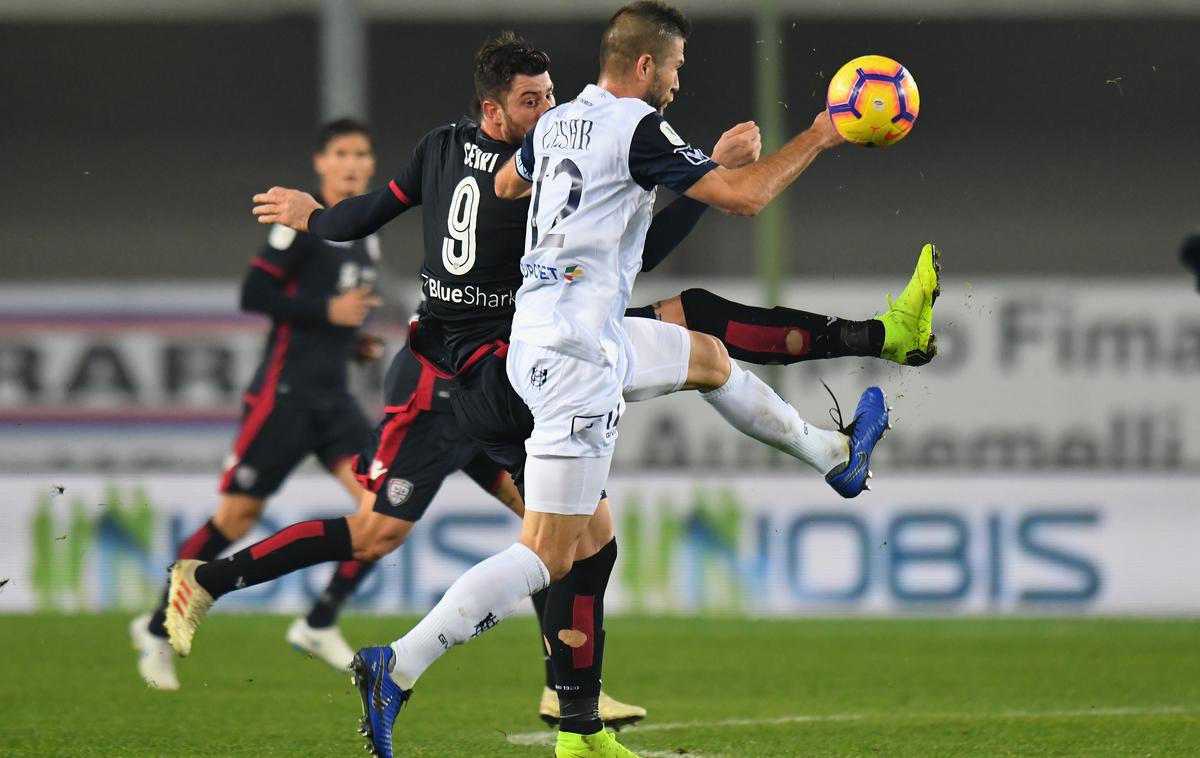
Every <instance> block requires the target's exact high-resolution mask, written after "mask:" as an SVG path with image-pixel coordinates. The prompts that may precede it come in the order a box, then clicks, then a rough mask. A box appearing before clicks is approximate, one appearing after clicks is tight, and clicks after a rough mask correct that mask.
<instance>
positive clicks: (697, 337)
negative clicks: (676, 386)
mask: <svg viewBox="0 0 1200 758" xmlns="http://www.w3.org/2000/svg"><path fill="white" fill-rule="evenodd" d="M688 334H689V336H690V337H691V340H692V354H691V358H690V359H689V360H688V377H687V384H686V385H685V387H686V388H687V389H695V390H700V391H701V392H709V391H711V390H715V389H717V388H718V387H720V386H722V385H723V384H725V382H726V381H728V379H729V372H730V370H731V366H730V363H729V360H730V359H729V351H728V350H727V349H726V348H725V344H724V343H723V342H721V341H720V340H719V339H717V338H716V337H713V336H711V335H708V334H701V333H700V332H689V333H688Z"/></svg>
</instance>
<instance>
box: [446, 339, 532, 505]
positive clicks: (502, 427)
mask: <svg viewBox="0 0 1200 758" xmlns="http://www.w3.org/2000/svg"><path fill="white" fill-rule="evenodd" d="M505 352H507V351H504V352H500V353H494V354H492V355H488V356H486V357H484V358H483V359H482V360H480V361H479V362H478V363H477V364H475V365H474V366H471V367H470V368H469V369H468V370H467V371H466V372H464V373H463V374H461V375H460V376H459V377H458V379H457V381H455V383H454V385H453V386H452V387H451V388H450V405H451V407H453V408H454V415H455V416H456V417H457V418H458V423H459V424H461V425H462V426H463V427H464V428H466V429H470V430H471V436H472V437H474V439H475V441H476V442H477V443H478V444H479V445H480V446H482V448H483V450H485V451H486V452H487V454H488V456H490V457H491V459H492V460H493V461H495V462H496V463H498V464H500V465H501V466H503V467H504V468H505V469H506V470H507V471H508V472H509V473H511V474H512V477H513V481H515V482H516V483H517V487H518V488H522V487H521V485H522V484H523V474H524V471H525V440H527V439H529V436H530V435H531V434H532V433H533V414H532V413H530V412H529V407H528V406H527V405H525V401H524V400H522V399H521V396H520V395H518V394H517V391H516V390H514V389H513V387H512V384H510V383H509V381H508V374H507V372H506V371H505V368H504V365H505V364H504V361H505Z"/></svg>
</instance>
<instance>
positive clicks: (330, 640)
mask: <svg viewBox="0 0 1200 758" xmlns="http://www.w3.org/2000/svg"><path fill="white" fill-rule="evenodd" d="M287 641H288V644H290V645H291V646H292V647H294V648H295V649H296V650H297V651H298V652H301V653H305V654H307V655H314V656H316V657H317V658H320V659H321V660H323V661H325V662H326V663H328V664H329V665H330V666H332V667H334V668H335V669H337V670H338V671H349V670H350V664H351V663H353V662H354V648H352V647H350V645H349V644H347V643H346V638H345V637H343V636H342V632H341V630H340V629H338V628H337V626H336V625H334V626H330V627H327V628H324V629H314V628H313V627H311V626H309V625H308V620H307V619H304V618H298V619H296V620H295V621H293V622H292V625H291V626H289V627H288V630H287Z"/></svg>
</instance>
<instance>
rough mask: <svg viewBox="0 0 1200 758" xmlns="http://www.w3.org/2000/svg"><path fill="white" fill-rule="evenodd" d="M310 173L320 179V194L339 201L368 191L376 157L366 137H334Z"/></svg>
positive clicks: (316, 160)
mask: <svg viewBox="0 0 1200 758" xmlns="http://www.w3.org/2000/svg"><path fill="white" fill-rule="evenodd" d="M313 169H314V170H315V171H316V172H317V175H318V176H320V177H321V191H322V192H326V193H329V194H332V195H336V196H337V197H339V198H347V197H354V196H355V195H361V194H363V193H364V192H366V191H367V184H368V183H369V182H370V181H371V177H372V176H373V175H374V174H375V154H374V153H373V152H371V140H370V139H368V138H367V135H365V134H343V135H341V136H340V137H334V138H333V139H331V140H329V142H328V143H327V144H326V145H325V149H324V150H322V151H321V152H319V153H317V154H316V156H314V158H313Z"/></svg>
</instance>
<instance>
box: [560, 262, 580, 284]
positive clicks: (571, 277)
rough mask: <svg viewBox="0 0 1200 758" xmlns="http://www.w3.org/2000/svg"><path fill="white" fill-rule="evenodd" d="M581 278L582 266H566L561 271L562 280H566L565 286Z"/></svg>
mask: <svg viewBox="0 0 1200 758" xmlns="http://www.w3.org/2000/svg"><path fill="white" fill-rule="evenodd" d="M581 278H583V266H567V267H566V268H565V269H563V279H566V280H567V284H570V283H571V282H573V281H575V280H576V279H581Z"/></svg>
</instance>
